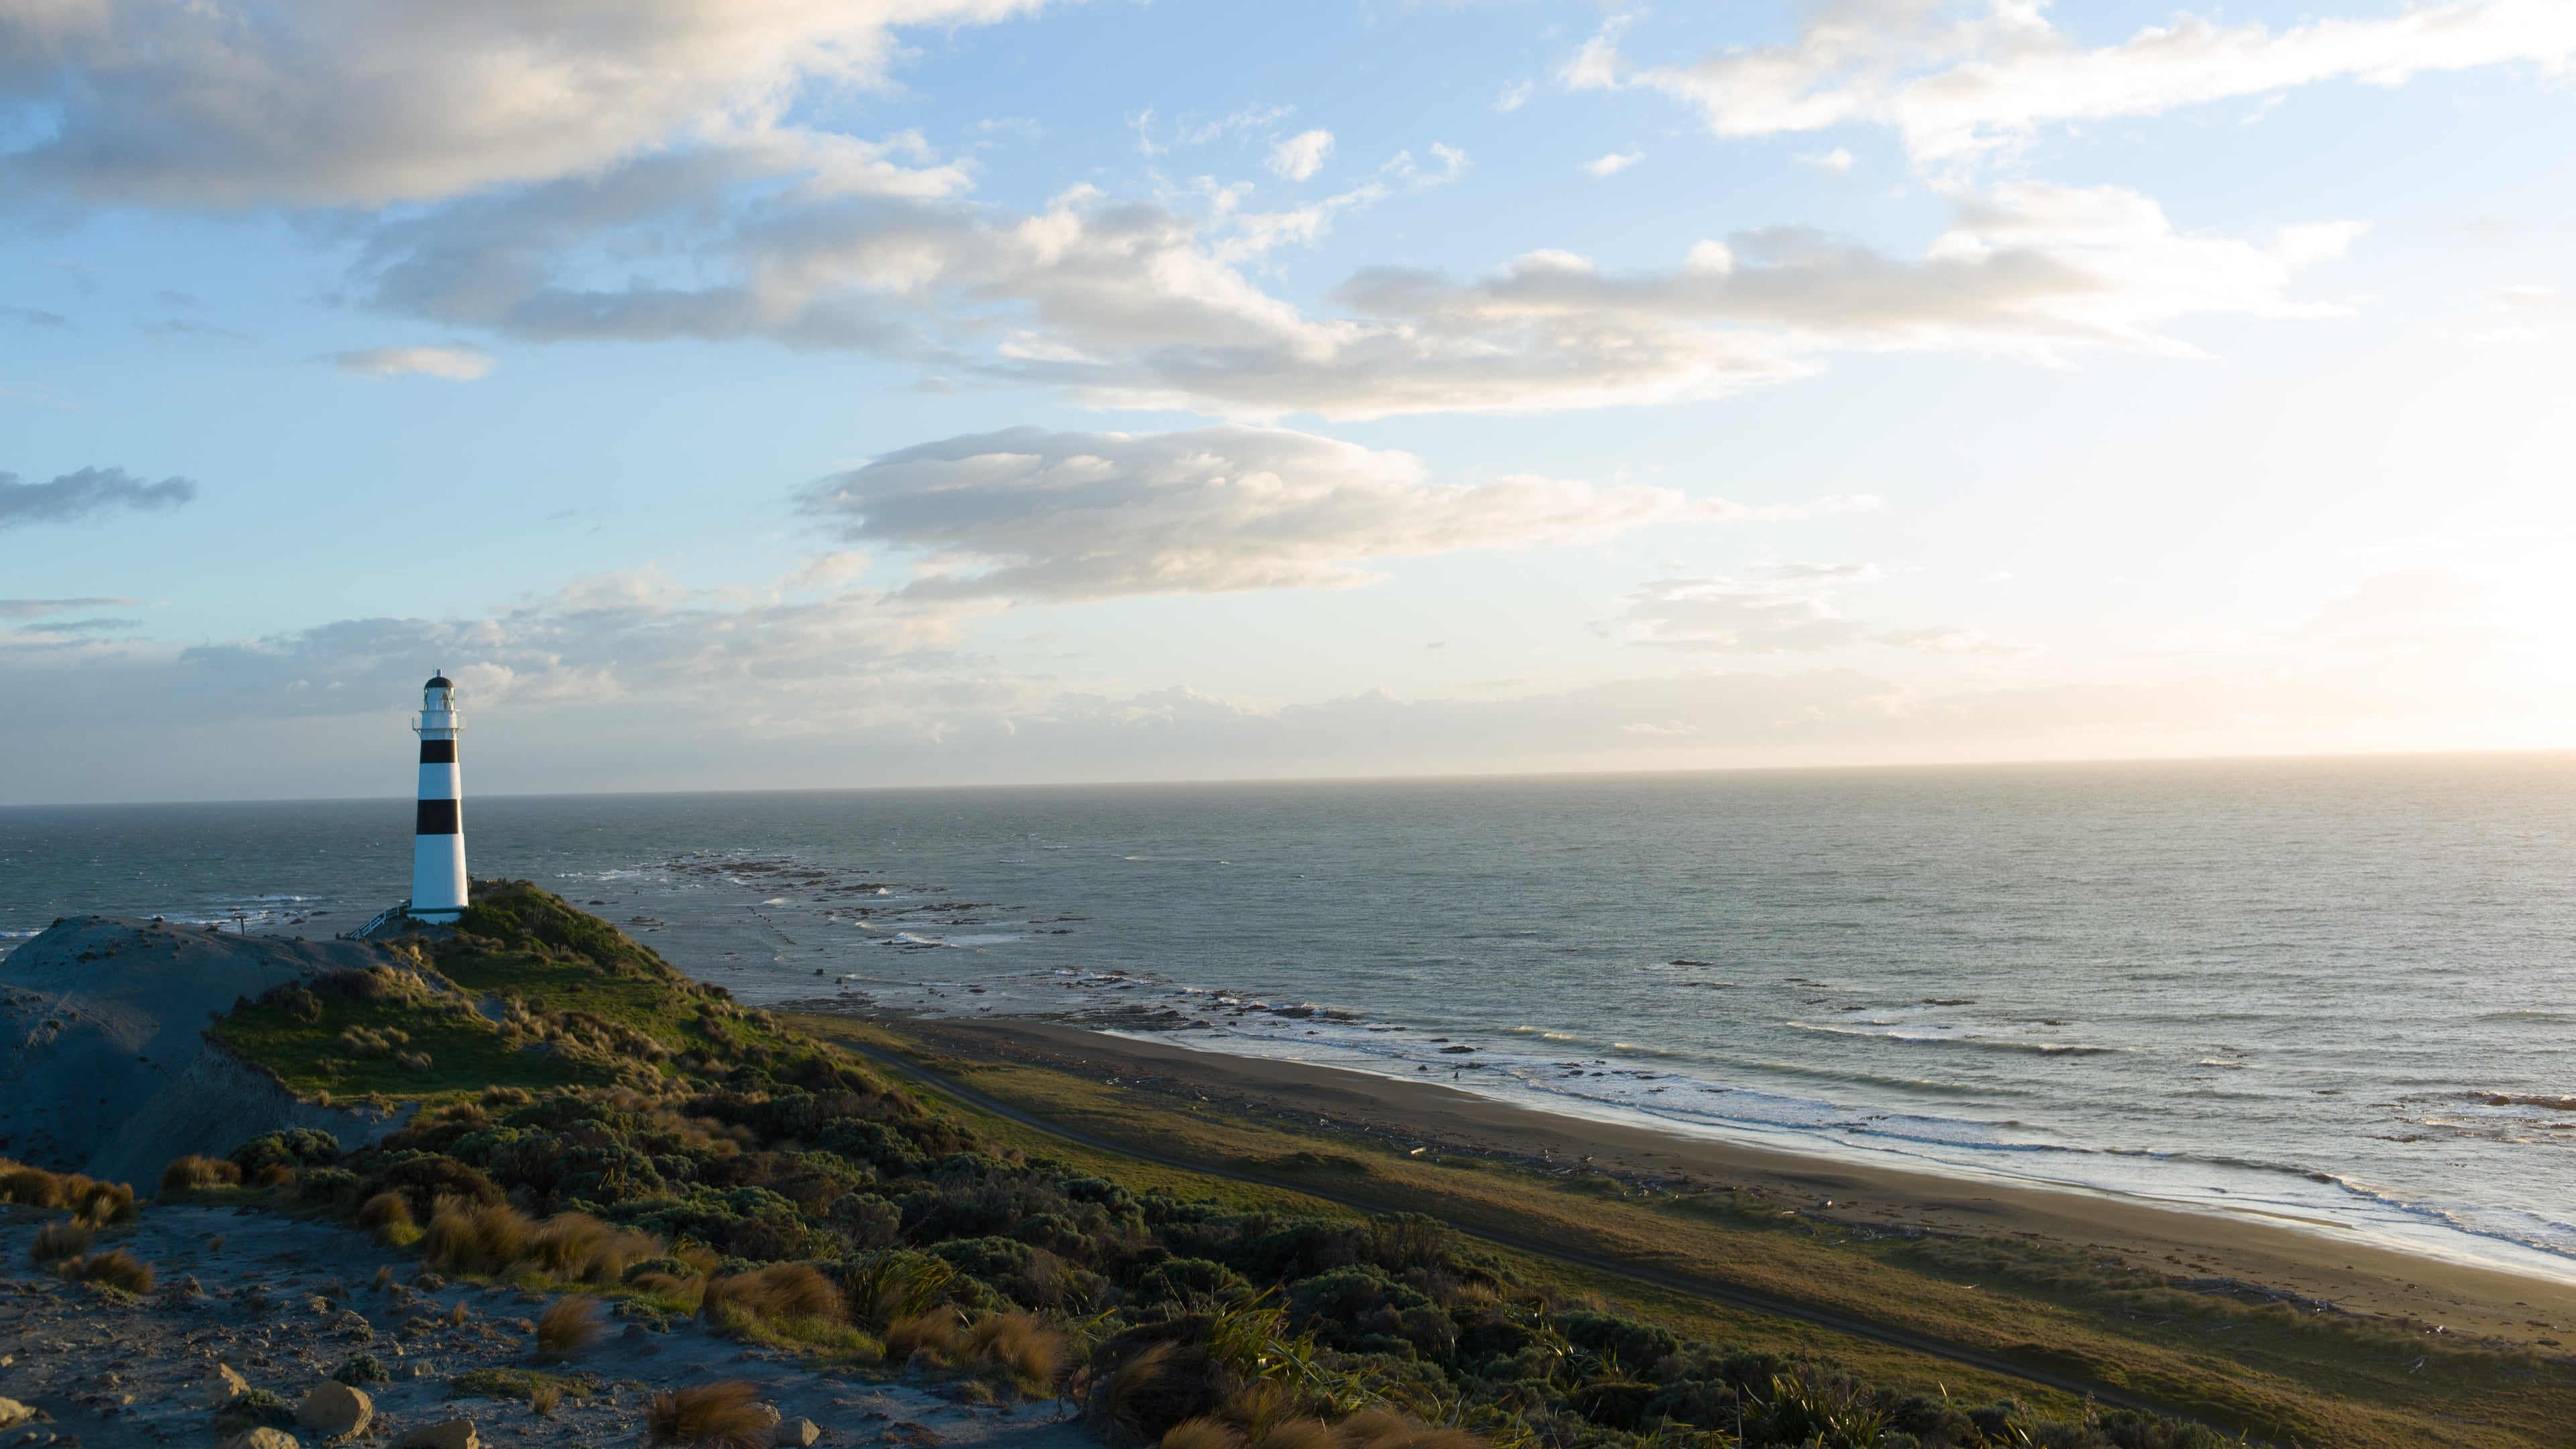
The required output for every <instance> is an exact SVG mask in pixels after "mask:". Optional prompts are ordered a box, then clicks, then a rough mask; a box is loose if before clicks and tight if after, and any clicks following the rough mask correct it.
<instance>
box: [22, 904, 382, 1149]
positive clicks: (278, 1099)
mask: <svg viewBox="0 0 2576 1449" xmlns="http://www.w3.org/2000/svg"><path fill="white" fill-rule="evenodd" d="M385 959H386V958H385V956H384V953H383V950H382V948H381V947H376V946H370V945H365V944H362V943H359V942H354V941H302V940H290V939H286V938H282V937H274V936H254V937H244V936H237V935H231V934H219V933H216V932H212V931H208V930H206V929H204V928H202V927H182V926H172V925H168V924H166V923H163V922H159V921H147V920H136V919H133V918H131V917H123V916H74V917H69V918H67V919H65V920H61V921H57V922H55V923H54V925H53V927H52V929H50V930H47V931H46V932H44V933H43V934H42V935H39V936H37V937H36V938H35V939H34V940H31V941H29V942H27V943H26V944H25V945H23V946H21V947H19V948H18V949H17V950H15V951H12V952H10V953H9V955H8V956H7V957H6V958H5V959H0V1155H5V1156H8V1157H12V1158H15V1159H17V1160H18V1161H21V1162H29V1163H34V1164H37V1165H39V1166H45V1167H52V1168H56V1169H60V1170H66V1171H77V1172H85V1173H88V1174H89V1175H90V1176H92V1177H98V1178H104V1179H108V1180H113V1181H149V1180H151V1178H152V1176H153V1175H154V1174H156V1173H158V1172H159V1171H160V1170H161V1166H162V1164H164V1163H166V1162H168V1161H170V1159H172V1158H174V1157H180V1156H185V1155H186V1154H188V1153H192V1152H200V1153H210V1154H220V1153H223V1152H227V1151H230V1150H231V1149H232V1148H234V1147H237V1146H239V1145H240V1144H242V1143H244V1142H247V1141H249V1140H251V1139H252V1138H254V1137H258V1136H261V1135H262V1134H265V1133H269V1132H275V1131H278V1130H280V1129H283V1128H288V1127H317V1128H321V1129H322V1130H325V1131H328V1132H331V1133H333V1134H335V1135H337V1136H338V1137H340V1138H341V1140H343V1141H346V1142H357V1141H364V1140H371V1139H373V1138H374V1137H377V1136H381V1135H382V1134H383V1133H384V1132H385V1131H387V1130H390V1129H391V1127H392V1126H393V1125H395V1124H394V1121H393V1119H392V1118H390V1117H388V1116H386V1115H384V1114H381V1113H368V1112H352V1111H346V1110H339V1109H334V1108H328V1107H319V1106H315V1105H313V1104H311V1103H307V1102H300V1101H298V1100H297V1099H296V1098H295V1096H294V1094H292V1093H290V1092H288V1091H287V1090H286V1089H285V1088H284V1087H282V1086H280V1085H279V1084H278V1082H277V1079H276V1078H275V1077H274V1076H272V1075H271V1074H269V1073H268V1072H266V1071H264V1070H262V1069H261V1068H258V1067H255V1066H252V1065H251V1064H249V1063H247V1062H244V1061H242V1060H241V1059H240V1058H238V1057H236V1056H234V1055H233V1054H232V1053H230V1052H229V1051H226V1050H225V1049H224V1048H222V1047H221V1046H219V1045H217V1044H216V1043H214V1042H212V1041H209V1040H208V1039H207V1038H206V1036H205V1027H206V1025H207V1023H208V1022H210V1021H212V1020H213V1019H215V1018H216V1017H219V1016H221V1015H223V1014H224V1013H225V1012H226V1011H229V1010H231V1009H232V1006H233V1004H234V1002H236V1001H238V1000H240V999H241V998H243V997H253V998H256V997H257V996H259V995H260V994H261V993H262V992H265V991H267V990H269V989H270V988H271V987H274V986H278V985H280V984H282V983H285V982H289V981H295V980H298V979H301V978H304V977H310V976H316V975H320V974H322V973H325V972H330V971H343V970H352V969H362V968H364V967H368V966H374V965H379V964H382V962H383V961H384V960H385Z"/></svg>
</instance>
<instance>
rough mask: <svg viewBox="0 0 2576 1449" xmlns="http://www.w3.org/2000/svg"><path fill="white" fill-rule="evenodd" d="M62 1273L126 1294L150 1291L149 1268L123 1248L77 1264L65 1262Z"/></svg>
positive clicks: (147, 1264) (150, 1266) (150, 1268)
mask: <svg viewBox="0 0 2576 1449" xmlns="http://www.w3.org/2000/svg"><path fill="white" fill-rule="evenodd" d="M62 1274H63V1276H64V1277H66V1278H73V1279H78V1280H79V1281H81V1282H83V1283H96V1284H99V1285H100V1286H102V1287H107V1288H114V1289H117V1290H119V1291H121V1292H126V1293H149V1292H151V1291H152V1265H151V1264H149V1263H146V1262H144V1261H143V1260H142V1259H140V1258H137V1257H135V1256H134V1255H133V1254H131V1253H129V1252H127V1251H125V1250H124V1249H123V1248H111V1249H109V1250H108V1251H106V1252H104V1253H99V1254H95V1255H93V1256H91V1257H87V1258H83V1259H81V1260H79V1261H78V1262H73V1263H66V1264H64V1265H63V1268H62Z"/></svg>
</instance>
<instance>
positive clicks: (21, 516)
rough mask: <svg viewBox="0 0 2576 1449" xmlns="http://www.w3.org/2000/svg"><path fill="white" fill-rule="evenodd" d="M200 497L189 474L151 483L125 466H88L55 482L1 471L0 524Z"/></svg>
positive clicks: (172, 504)
mask: <svg viewBox="0 0 2576 1449" xmlns="http://www.w3.org/2000/svg"><path fill="white" fill-rule="evenodd" d="M196 496H197V485H196V484H194V483H192V482H190V481H188V480H187V479H185V478H164V479H162V480H161V481H160V482H158V483H146V482H145V481H143V480H142V479H140V478H137V477H135V476H134V475H133V474H131V473H128V472H126V471H125V470H124V469H122V468H83V469H81V470H80V471H79V472H77V473H65V474H63V475H62V476H61V477H59V478H56V479H54V480H53V481H52V482H50V483H21V482H19V481H18V475H17V474H15V473H0V529H8V528H18V527H22V526H24V525H27V524H34V523H71V522H74V521H76V520H78V519H83V518H87V517H89V516H91V515H92V514H97V513H104V512H108V511H111V510H117V509H130V510H133V511H134V512H138V513H149V512H154V511H157V510H161V509H169V508H177V507H179V506H180V505H181V504H184V503H186V502H187V501H188V500H190V499H192V498H194V497H196ZM22 602H25V601H22Z"/></svg>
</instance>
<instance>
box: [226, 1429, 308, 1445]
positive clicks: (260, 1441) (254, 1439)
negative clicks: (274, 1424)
mask: <svg viewBox="0 0 2576 1449" xmlns="http://www.w3.org/2000/svg"><path fill="white" fill-rule="evenodd" d="M223 1449H303V1446H302V1445H300V1444H298V1443H296V1442H295V1436H294V1435H292V1434H289V1433H287V1432H286V1431H285V1430H283V1429H271V1428H268V1427H266V1426H262V1427H260V1428H257V1429H244V1430H243V1431H241V1432H240V1433H238V1434H235V1435H234V1436H232V1437H231V1438H229V1439H226V1440H225V1441H224V1442H223Z"/></svg>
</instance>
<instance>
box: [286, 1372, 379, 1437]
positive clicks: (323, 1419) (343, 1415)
mask: <svg viewBox="0 0 2576 1449" xmlns="http://www.w3.org/2000/svg"><path fill="white" fill-rule="evenodd" d="M375 1417H376V1405H375V1401H374V1400H373V1399H370V1398H368V1397H367V1396H366V1393H365V1392H364V1391H363V1390H359V1389H353V1388H351V1387H349V1386H348V1385H347V1384H344V1383H340V1382H337V1381H336V1380H328V1379H326V1380H324V1381H323V1382H322V1383H321V1384H320V1385H318V1386H316V1387H315V1388H314V1390H313V1392H311V1393H309V1394H306V1395H305V1396H304V1402H303V1403H301V1404H298V1405H296V1406H295V1422H297V1423H298V1424H301V1425H303V1426H304V1427H305V1428H307V1429H310V1430H312V1431H313V1432H314V1433H316V1434H319V1435H321V1436H322V1437H323V1438H325V1439H337V1438H339V1437H340V1436H341V1435H343V1434H355V1433H358V1432H359V1431H361V1430H363V1429H365V1428H366V1427H367V1425H368V1424H370V1423H372V1422H374V1421H375Z"/></svg>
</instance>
